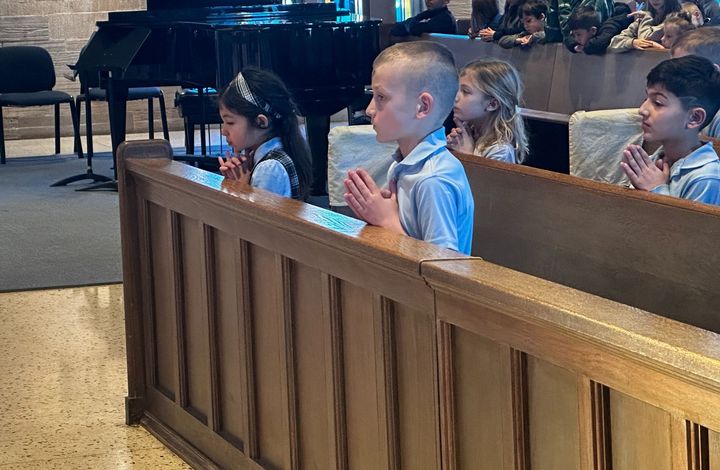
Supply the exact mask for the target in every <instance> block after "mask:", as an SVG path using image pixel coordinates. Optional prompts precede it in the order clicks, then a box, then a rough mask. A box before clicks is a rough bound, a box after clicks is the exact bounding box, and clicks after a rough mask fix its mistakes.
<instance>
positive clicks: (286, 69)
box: [76, 0, 380, 194]
mask: <svg viewBox="0 0 720 470" xmlns="http://www.w3.org/2000/svg"><path fill="white" fill-rule="evenodd" d="M276 1H277V0H148V2H147V10H143V11H126V12H112V13H110V14H109V16H108V20H107V21H101V22H98V23H97V26H98V29H97V31H96V32H95V33H94V34H93V36H92V37H91V38H90V40H89V42H88V44H87V46H86V47H85V48H84V49H83V51H82V52H81V54H80V57H79V59H78V62H77V64H76V68H77V69H78V71H79V73H80V74H88V75H85V76H86V77H92V79H93V80H96V79H97V78H99V79H100V84H101V86H102V87H103V88H106V90H107V93H108V106H109V110H110V127H111V138H112V146H113V156H115V152H116V150H117V147H118V145H119V144H120V143H121V142H122V141H124V140H125V132H126V129H125V119H126V98H127V89H128V88H129V87H136V86H166V85H180V86H183V87H192V88H199V89H202V88H203V87H214V88H217V89H222V88H223V87H224V86H226V85H227V84H228V83H229V82H230V81H231V80H232V79H233V78H234V77H235V75H236V74H237V73H238V72H239V71H240V70H242V68H243V67H245V66H247V65H254V66H258V67H263V68H267V69H270V70H273V71H274V72H275V73H277V74H278V75H279V76H280V77H281V78H282V79H283V80H284V81H285V83H286V85H287V86H288V88H289V89H290V91H291V92H292V93H293V96H294V97H295V100H296V102H297V104H298V106H299V108H300V113H301V114H302V115H303V116H305V118H306V123H307V124H306V126H307V127H306V128H307V134H308V141H309V144H310V149H311V152H312V158H313V187H312V190H313V193H315V194H319V193H324V191H325V185H326V180H327V134H328V131H329V125H330V115H331V114H334V113H336V112H337V111H340V110H341V109H343V108H344V107H346V106H348V105H349V104H350V103H352V102H353V101H354V100H355V99H357V98H359V97H360V96H362V94H363V87H364V85H366V84H369V83H370V74H371V70H372V61H373V60H374V58H375V56H376V55H377V54H378V52H379V39H378V30H379V24H380V20H373V19H368V18H364V17H361V16H358V15H356V14H353V13H350V12H349V11H347V10H341V9H338V8H337V6H336V5H335V3H306V4H282V3H272V2H276ZM96 76H97V77H96ZM113 183H114V182H111V184H113ZM100 186H101V185H100ZM106 187H107V185H106Z"/></svg>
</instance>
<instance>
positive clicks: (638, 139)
mask: <svg viewBox="0 0 720 470" xmlns="http://www.w3.org/2000/svg"><path fill="white" fill-rule="evenodd" d="M640 123H641V118H640V115H639V114H638V110H637V108H631V109H608V110H601V111H578V112H576V113H574V114H573V115H572V116H570V122H569V129H568V131H569V142H570V174H571V175H574V176H579V177H581V178H587V179H591V180H595V181H602V182H605V183H611V184H621V185H627V184H629V181H628V179H627V177H626V176H625V173H624V172H623V171H622V168H620V160H621V158H622V154H623V150H625V148H626V147H627V146H628V145H630V144H638V145H640V144H642V127H641V126H640Z"/></svg>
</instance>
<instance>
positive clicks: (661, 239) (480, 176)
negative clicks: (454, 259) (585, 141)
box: [460, 155, 720, 332]
mask: <svg viewBox="0 0 720 470" xmlns="http://www.w3.org/2000/svg"><path fill="white" fill-rule="evenodd" d="M460 158H461V160H462V162H463V164H464V166H465V170H466V172H467V175H468V179H469V180H470V186H471V187H472V190H473V195H474V197H475V230H474V234H473V237H474V239H473V250H472V253H473V255H475V256H481V257H482V258H483V259H485V260H487V261H490V262H492V263H496V264H499V265H502V266H506V267H509V268H511V269H515V270H518V271H521V272H525V273H528V274H532V275H534V276H537V277H540V278H543V279H548V280H551V281H554V282H558V283H560V284H563V285H566V286H570V287H574V288H576V289H579V290H582V291H584V292H590V293H592V294H596V295H599V296H601V297H605V298H608V299H613V300H615V301H618V302H621V303H624V304H627V305H632V306H635V307H638V308H642V309H644V310H648V311H651V312H655V313H658V314H660V315H663V316H667V317H669V318H673V319H675V320H678V321H682V322H685V323H689V324H692V325H696V326H700V327H702V328H706V329H709V330H712V331H716V332H720V289H719V288H718V280H719V279H720V250H718V240H717V237H716V234H719V233H720V208H717V207H715V206H709V205H704V204H698V203H693V202H689V201H685V200H680V199H675V198H669V197H662V196H655V195H653V194H649V193H646V192H641V191H634V190H630V189H625V188H621V187H615V186H611V185H606V184H601V183H595V182H592V181H587V180H584V179H581V178H575V177H572V176H567V175H560V174H554V173H548V172H543V171H540V170H536V169H533V168H525V167H519V166H513V165H507V164H503V163H498V162H494V161H491V160H487V159H478V158H473V157H471V156H462V155H460Z"/></svg>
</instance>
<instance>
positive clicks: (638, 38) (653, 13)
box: [608, 0, 680, 52]
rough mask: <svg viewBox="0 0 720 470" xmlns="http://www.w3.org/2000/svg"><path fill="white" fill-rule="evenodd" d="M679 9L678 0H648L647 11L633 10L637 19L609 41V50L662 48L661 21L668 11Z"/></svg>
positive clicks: (623, 50) (672, 11) (673, 11)
mask: <svg viewBox="0 0 720 470" xmlns="http://www.w3.org/2000/svg"><path fill="white" fill-rule="evenodd" d="M678 11H680V3H678V0H648V11H639V12H635V13H634V15H636V16H637V19H636V20H635V21H633V22H632V23H630V26H628V27H627V28H626V29H624V30H623V31H622V32H621V33H620V34H618V35H617V36H615V37H614V38H612V40H611V41H610V47H608V51H610V52H627V51H631V50H633V49H637V50H641V51H646V50H653V49H654V50H662V49H664V47H662V45H661V44H660V38H662V30H663V22H664V21H665V18H666V17H667V16H668V15H669V14H670V13H675V12H678Z"/></svg>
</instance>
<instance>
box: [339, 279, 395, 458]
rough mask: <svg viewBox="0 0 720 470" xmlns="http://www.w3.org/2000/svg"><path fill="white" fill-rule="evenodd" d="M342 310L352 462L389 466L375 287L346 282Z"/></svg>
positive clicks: (379, 326)
mask: <svg viewBox="0 0 720 470" xmlns="http://www.w3.org/2000/svg"><path fill="white" fill-rule="evenodd" d="M340 311H341V322H342V346H343V348H342V359H343V362H342V366H343V371H344V374H343V378H344V383H343V389H344V391H345V396H344V402H345V404H346V408H345V422H346V426H347V430H346V436H347V438H346V446H347V464H348V468H349V469H351V470H355V469H364V468H377V469H381V468H388V467H389V455H388V444H387V436H388V421H387V410H386V397H385V394H384V392H385V386H384V382H379V381H378V380H379V379H381V378H382V377H383V376H384V370H383V369H381V370H379V371H378V364H380V365H381V366H382V365H383V364H384V356H383V350H382V349H380V350H379V351H378V350H377V349H376V345H377V344H378V342H379V343H380V344H381V345H382V344H383V343H382V341H377V340H376V336H375V335H376V331H377V333H379V334H380V335H382V334H383V333H384V329H383V326H382V319H381V316H382V312H380V311H377V312H376V311H375V309H374V298H373V295H372V293H371V292H369V291H367V290H365V289H361V288H359V287H357V286H354V285H352V284H349V283H346V282H343V283H342V284H341V288H340ZM376 324H377V325H376ZM381 338H382V337H381ZM381 338H380V339H381ZM379 376H380V377H379ZM378 391H380V392H381V393H382V394H381V395H379V394H378Z"/></svg>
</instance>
